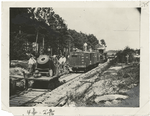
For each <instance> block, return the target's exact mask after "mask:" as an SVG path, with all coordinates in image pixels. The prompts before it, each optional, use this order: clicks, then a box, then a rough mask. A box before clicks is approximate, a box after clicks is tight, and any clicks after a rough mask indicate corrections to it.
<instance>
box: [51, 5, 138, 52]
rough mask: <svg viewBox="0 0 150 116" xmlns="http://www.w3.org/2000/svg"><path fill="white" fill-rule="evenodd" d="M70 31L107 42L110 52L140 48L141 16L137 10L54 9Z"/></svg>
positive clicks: (96, 8)
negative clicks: (91, 35)
mask: <svg viewBox="0 0 150 116" xmlns="http://www.w3.org/2000/svg"><path fill="white" fill-rule="evenodd" d="M53 9H54V11H55V13H57V14H59V15H60V16H61V17H62V18H63V19H64V20H65V23H66V24H67V25H68V28H69V29H74V30H76V31H77V32H80V31H81V32H83V33H86V34H94V35H95V36H96V37H97V39H98V40H101V39H104V40H105V42H106V45H107V50H120V49H124V48H125V47H126V46H129V47H130V48H133V49H139V46H140V43H139V42H140V37H139V36H140V13H139V11H138V10H137V9H136V8H98V7H95V8H94V7H93V8H90V7H89V8H88V7H85V8H84V7H79V8H73V7H70V8H67V7H64V8H60V7H53Z"/></svg>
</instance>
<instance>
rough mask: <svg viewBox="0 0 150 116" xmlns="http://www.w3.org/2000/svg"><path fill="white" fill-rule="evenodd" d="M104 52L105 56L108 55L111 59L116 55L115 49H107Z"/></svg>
mask: <svg viewBox="0 0 150 116" xmlns="http://www.w3.org/2000/svg"><path fill="white" fill-rule="evenodd" d="M106 53H107V57H108V58H109V59H113V58H115V57H116V53H117V51H116V50H109V51H107V52H106Z"/></svg>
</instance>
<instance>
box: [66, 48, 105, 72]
mask: <svg viewBox="0 0 150 116" xmlns="http://www.w3.org/2000/svg"><path fill="white" fill-rule="evenodd" d="M104 61H106V54H101V53H99V52H88V51H79V52H77V51H73V52H71V53H70V56H69V66H70V67H71V68H72V70H73V71H85V72H86V71H87V70H89V69H92V68H94V67H96V66H98V64H99V63H103V62H104Z"/></svg>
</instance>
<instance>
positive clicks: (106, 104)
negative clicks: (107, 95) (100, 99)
mask: <svg viewBox="0 0 150 116" xmlns="http://www.w3.org/2000/svg"><path fill="white" fill-rule="evenodd" d="M104 105H105V106H111V105H112V103H111V102H110V101H106V102H105V104H104Z"/></svg>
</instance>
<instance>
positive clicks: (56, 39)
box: [7, 1, 148, 116]
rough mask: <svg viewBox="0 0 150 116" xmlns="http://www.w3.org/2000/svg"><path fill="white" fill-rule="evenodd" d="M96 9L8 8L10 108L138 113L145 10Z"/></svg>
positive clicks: (84, 7) (54, 6)
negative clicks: (87, 109)
mask: <svg viewBox="0 0 150 116" xmlns="http://www.w3.org/2000/svg"><path fill="white" fill-rule="evenodd" d="M40 3H41V4H42V2H40ZM57 3H59V2H58V1H57ZM78 3H80V2H78ZM92 3H93V2H91V4H88V5H87V4H86V2H85V5H79V6H75V7H71V6H74V5H73V2H72V3H70V4H71V6H70V7H69V5H67V4H63V3H61V4H62V5H64V6H63V7H62V6H61V5H59V6H57V5H51V3H49V4H48V3H47V5H46V6H42V5H40V4H39V5H38V6H37V5H36V6H33V5H31V6H30V5H27V6H26V5H25V6H22V5H20V6H19V5H18V6H10V7H9V9H8V11H9V15H8V21H9V22H8V24H9V25H8V26H9V27H8V29H9V30H8V38H9V40H8V44H9V48H8V51H9V61H8V65H9V70H8V72H9V74H8V76H9V77H8V94H7V95H8V98H9V100H8V104H9V107H11V108H13V107H18V108H19V107H24V108H27V107H34V108H36V107H45V108H46V107H61V108H73V107H77V108H80V107H83V108H110V107H113V108H140V106H141V104H140V103H141V102H140V99H141V95H140V91H141V78H144V77H141V71H140V70H141V62H142V61H141V57H142V56H141V53H144V52H141V49H142V47H141V43H142V42H141V29H142V28H141V27H142V25H141V20H142V18H141V14H142V8H141V7H139V6H137V7H114V6H113V7H112V6H110V5H107V7H99V6H98V4H101V2H97V3H95V4H97V5H96V7H94V5H92ZM83 4H84V3H83ZM65 5H66V6H65ZM142 63H143V62H142ZM147 81H148V80H147ZM34 110H36V109H33V112H32V113H33V114H34ZM45 112H46V111H45ZM28 113H29V114H28ZM47 113H51V114H50V115H54V112H53V110H51V109H50V110H49V112H47ZM27 114H28V115H30V112H28V111H27ZM35 114H36V112H35ZM35 114H34V115H35ZM50 115H49V116H50Z"/></svg>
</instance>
